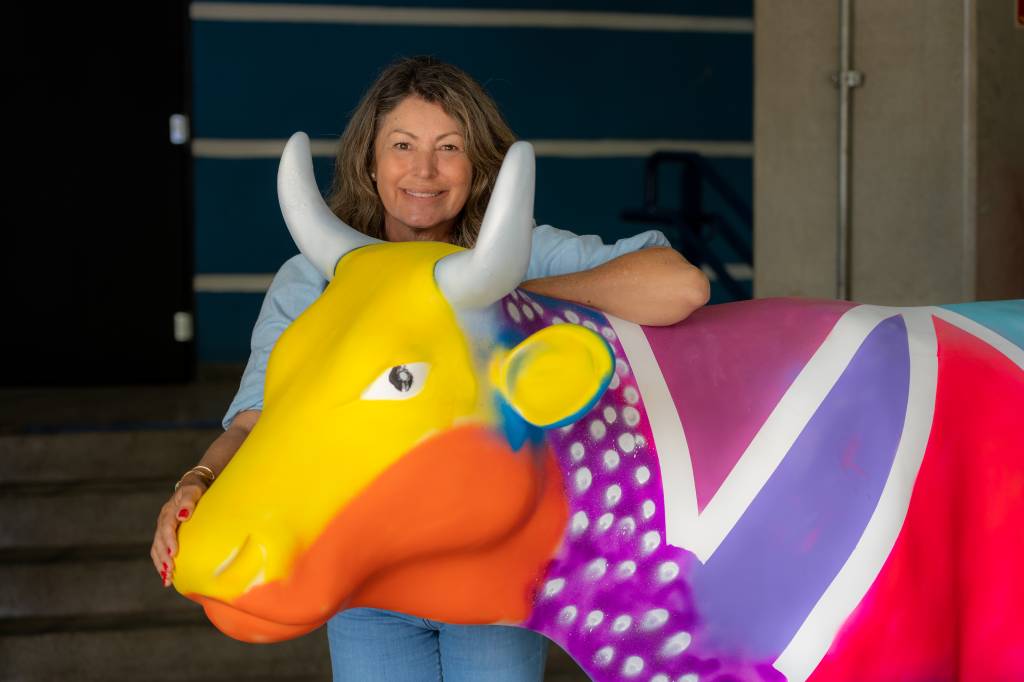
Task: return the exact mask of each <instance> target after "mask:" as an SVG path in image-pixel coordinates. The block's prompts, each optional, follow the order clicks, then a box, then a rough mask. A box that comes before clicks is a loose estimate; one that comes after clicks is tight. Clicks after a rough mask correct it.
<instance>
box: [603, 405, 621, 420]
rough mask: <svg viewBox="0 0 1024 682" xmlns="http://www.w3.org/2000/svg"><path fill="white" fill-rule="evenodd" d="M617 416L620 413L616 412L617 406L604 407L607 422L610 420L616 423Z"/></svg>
mask: <svg viewBox="0 0 1024 682" xmlns="http://www.w3.org/2000/svg"><path fill="white" fill-rule="evenodd" d="M617 416H618V415H617V414H615V408H614V407H606V408H604V420H605V421H606V422H608V423H609V424H614V423H615V418H616V417H617Z"/></svg>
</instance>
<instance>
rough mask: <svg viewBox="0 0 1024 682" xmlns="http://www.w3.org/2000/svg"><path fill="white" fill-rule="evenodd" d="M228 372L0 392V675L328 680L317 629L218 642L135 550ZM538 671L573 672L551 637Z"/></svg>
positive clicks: (205, 681) (148, 533) (227, 384)
mask: <svg viewBox="0 0 1024 682" xmlns="http://www.w3.org/2000/svg"><path fill="white" fill-rule="evenodd" d="M237 376H238V374H237V373H236V372H228V373H224V376H223V377H217V376H214V377H213V378H212V379H207V380H205V381H202V382H199V383H197V384H192V385H187V386H164V387H130V388H106V387H105V388H75V389H57V390H51V389H4V390H2V391H0V682H13V681H15V680H17V681H18V682H22V681H26V682H27V681H32V682H36V681H48V680H61V681H64V680H103V681H104V682H120V681H128V680H131V681H133V682H134V681H136V680H147V681H149V682H161V681H163V680H167V681H170V680H175V682H179V681H180V680H190V681H192V682H214V681H219V682H228V681H231V682H271V681H274V682H313V681H328V680H330V679H331V674H330V660H329V657H328V651H327V642H326V634H325V631H324V629H323V628H321V629H320V630H317V631H315V632H313V633H310V634H309V635H306V636H304V637H300V638H299V639H297V640H293V641H290V642H283V643H280V644H274V645H250V644H243V643H241V642H237V641H235V640H232V639H230V638H229V637H226V636H224V635H223V634H221V633H220V632H218V631H217V630H216V629H214V628H213V627H212V626H211V625H210V624H209V623H208V622H207V620H206V618H205V616H204V615H203V613H202V610H201V609H200V608H199V606H198V605H196V604H194V603H193V602H190V601H188V600H186V599H184V598H183V597H181V596H180V595H178V594H177V593H176V592H175V591H174V590H173V588H168V589H164V588H163V587H162V586H161V584H160V577H159V576H158V575H157V573H156V571H154V569H153V565H152V563H151V561H150V558H149V546H150V542H151V541H152V536H153V528H154V523H155V520H156V514H157V511H158V510H159V509H160V507H161V505H162V504H163V503H164V502H165V501H166V500H167V497H168V496H169V494H170V491H171V488H172V487H173V485H174V482H175V481H176V480H177V479H178V476H180V475H181V472H183V471H185V470H186V469H188V468H189V467H191V466H192V465H193V464H195V462H196V460H197V459H198V458H199V457H200V455H201V454H202V452H203V451H204V450H205V448H206V447H207V446H208V445H209V443H210V442H211V441H212V440H213V439H214V438H215V437H216V435H217V434H218V433H219V426H218V425H217V423H218V421H219V419H220V415H221V413H222V411H223V408H224V406H225V405H227V404H228V402H229V401H230V398H231V396H232V394H233V392H234V390H235V388H236V386H237ZM545 679H546V680H549V681H551V682H575V681H578V680H586V679H587V678H586V676H585V675H584V674H583V673H582V672H581V671H580V670H579V669H578V668H577V667H576V665H575V663H573V662H572V660H571V659H570V658H569V657H568V656H567V655H566V654H565V653H564V652H562V651H561V650H560V649H558V647H555V646H552V647H551V656H550V657H549V661H548V669H547V674H546V676H545Z"/></svg>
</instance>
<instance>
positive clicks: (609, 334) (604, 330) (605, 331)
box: [601, 327, 615, 341]
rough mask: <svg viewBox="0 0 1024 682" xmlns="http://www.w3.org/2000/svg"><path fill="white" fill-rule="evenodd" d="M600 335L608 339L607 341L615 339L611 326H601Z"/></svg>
mask: <svg viewBox="0 0 1024 682" xmlns="http://www.w3.org/2000/svg"><path fill="white" fill-rule="evenodd" d="M601 336H603V337H604V338H606V339H608V340H609V341H614V340H615V330H614V329H612V328H611V327H601Z"/></svg>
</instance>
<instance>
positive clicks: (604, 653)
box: [594, 646, 615, 666]
mask: <svg viewBox="0 0 1024 682" xmlns="http://www.w3.org/2000/svg"><path fill="white" fill-rule="evenodd" d="M613 658H615V649H613V648H611V647H610V646H603V647H601V648H600V649H598V650H597V653H596V654H594V664H595V665H600V666H605V665H608V664H609V663H611V662H612V659H613Z"/></svg>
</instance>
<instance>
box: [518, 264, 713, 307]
mask: <svg viewBox="0 0 1024 682" xmlns="http://www.w3.org/2000/svg"><path fill="white" fill-rule="evenodd" d="M520 288H522V289H525V290H526V291H532V292H534V293H538V294H541V295H543V296H551V297H554V298H561V299H563V300H566V301H572V302H574V303H580V304H583V305H586V306H589V307H591V308H597V309H598V310H600V311H602V312H605V313H610V314H612V315H615V316H616V317H621V318H622V319H624V320H629V321H630V322H635V323H637V324H645V325H652V326H664V325H670V324H675V323H676V322H679V321H680V320H683V319H685V318H686V317H687V316H689V315H690V313H692V312H693V311H694V310H696V309H697V308H700V307H701V306H703V305H704V304H705V303H707V302H708V297H709V296H710V292H711V289H710V285H709V283H708V278H707V277H706V276H705V275H704V273H703V272H701V270H700V268H697V267H695V266H694V265H692V264H690V263H689V262H688V261H687V260H686V259H685V258H683V257H682V255H680V254H679V253H678V252H677V251H675V250H674V249H670V248H667V247H654V248H648V249H643V250H641V251H635V252H633V253H627V254H625V255H622V256H619V257H618V258H614V259H612V260H610V261H608V262H607V263H604V264H602V265H599V266H597V267H595V268H592V269H590V270H583V271H581V272H574V273H571V274H568V275H555V276H552V277H541V278H538V279H532V280H528V281H526V282H523V283H522V284H521V285H520Z"/></svg>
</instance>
